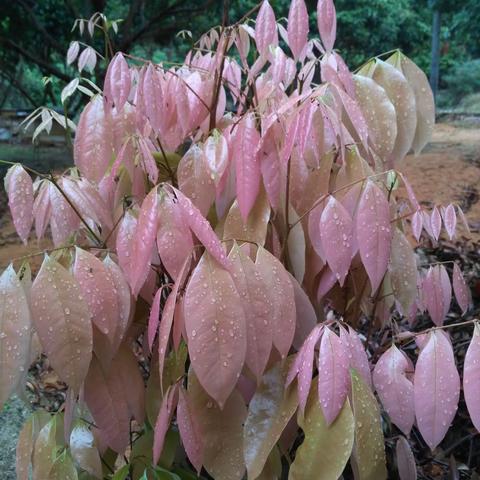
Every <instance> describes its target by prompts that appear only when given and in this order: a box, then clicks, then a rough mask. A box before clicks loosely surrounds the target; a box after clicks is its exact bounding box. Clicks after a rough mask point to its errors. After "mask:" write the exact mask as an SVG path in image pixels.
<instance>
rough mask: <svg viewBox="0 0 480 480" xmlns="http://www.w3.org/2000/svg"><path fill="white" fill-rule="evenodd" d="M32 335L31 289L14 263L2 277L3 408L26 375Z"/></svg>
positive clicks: (0, 369)
mask: <svg viewBox="0 0 480 480" xmlns="http://www.w3.org/2000/svg"><path fill="white" fill-rule="evenodd" d="M30 337H31V318H30V308H29V304H28V298H27V292H26V291H25V289H24V287H23V285H22V283H21V281H20V280H19V278H18V276H17V274H16V273H15V270H14V269H13V266H12V265H11V264H10V265H9V266H8V267H7V268H6V269H5V270H4V272H3V273H2V275H1V276H0V408H1V407H2V406H3V404H4V403H5V401H6V400H7V399H8V397H9V396H10V395H11V394H12V392H13V391H14V389H15V387H16V386H17V384H18V382H19V381H20V380H21V379H22V378H23V375H24V371H25V365H26V364H27V365H28V363H29V358H30ZM22 387H23V385H22Z"/></svg>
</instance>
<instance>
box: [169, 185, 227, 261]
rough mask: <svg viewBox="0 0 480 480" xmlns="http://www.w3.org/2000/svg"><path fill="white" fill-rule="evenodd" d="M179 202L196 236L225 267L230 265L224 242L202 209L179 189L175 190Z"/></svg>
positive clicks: (185, 218) (184, 216)
mask: <svg viewBox="0 0 480 480" xmlns="http://www.w3.org/2000/svg"><path fill="white" fill-rule="evenodd" d="M174 192H175V196H176V197H177V200H178V204H179V206H180V209H181V210H182V214H183V218H184V220H185V222H186V223H187V225H188V226H189V227H190V229H191V230H192V232H193V233H194V234H195V236H196V237H197V238H198V239H199V240H200V242H201V243H202V245H203V246H204V247H205V248H206V249H207V251H208V252H209V253H210V254H211V255H212V257H214V258H215V260H216V261H217V262H218V263H219V264H220V265H222V266H223V267H224V268H227V269H228V268H229V267H230V261H229V260H228V259H227V256H226V255H225V250H224V249H223V246H222V243H221V242H220V240H219V239H218V237H217V235H215V232H214V231H213V229H212V227H211V226H210V224H209V223H208V220H207V219H206V218H205V217H204V216H203V215H202V214H201V213H200V210H198V208H197V207H196V206H195V205H194V204H193V203H192V202H191V201H190V199H189V198H188V197H186V196H185V195H184V194H183V193H182V192H180V191H179V190H176V189H175V190H174Z"/></svg>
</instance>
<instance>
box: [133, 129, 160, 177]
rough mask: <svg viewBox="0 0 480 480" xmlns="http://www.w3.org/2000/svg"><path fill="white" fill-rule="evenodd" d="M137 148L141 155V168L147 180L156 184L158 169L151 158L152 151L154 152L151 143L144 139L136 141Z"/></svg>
mask: <svg viewBox="0 0 480 480" xmlns="http://www.w3.org/2000/svg"><path fill="white" fill-rule="evenodd" d="M138 147H139V149H140V152H141V154H142V159H143V168H144V170H145V172H147V175H148V179H149V180H150V181H151V182H152V183H153V184H156V183H157V181H158V168H157V164H156V162H155V158H154V157H153V154H152V151H153V150H154V148H153V145H152V142H150V140H148V139H145V138H139V139H138Z"/></svg>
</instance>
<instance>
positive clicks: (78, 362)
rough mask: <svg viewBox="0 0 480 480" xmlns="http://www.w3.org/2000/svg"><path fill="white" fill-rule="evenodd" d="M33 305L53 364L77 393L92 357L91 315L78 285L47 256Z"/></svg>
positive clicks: (36, 327) (33, 317) (37, 284)
mask: <svg viewBox="0 0 480 480" xmlns="http://www.w3.org/2000/svg"><path fill="white" fill-rule="evenodd" d="M31 305H32V319H33V324H34V326H35V330H36V331H37V333H38V337H39V338H40V342H41V343H42V347H43V350H44V352H45V353H46V354H47V356H48V359H49V362H50V364H51V365H52V367H53V369H54V370H55V371H56V372H57V373H58V375H59V376H60V378H61V379H62V380H63V381H65V382H66V383H68V385H69V386H70V387H71V388H72V389H73V390H74V391H76V392H78V391H79V389H80V386H81V385H82V383H83V380H84V378H85V375H86V374H87V370H88V365H89V363H90V358H91V355H92V327H91V324H90V314H89V312H88V307H87V304H86V303H85V300H84V296H83V295H82V293H81V290H80V287H79V286H78V284H77V282H76V281H75V280H74V278H73V277H72V276H71V275H70V273H68V272H67V270H65V268H64V267H62V266H61V265H60V264H59V263H57V262H56V261H55V260H54V259H53V258H51V257H48V256H46V257H45V260H44V261H43V264H42V267H41V268H40V271H39V272H38V274H37V277H36V278H35V281H34V282H33V285H32V291H31Z"/></svg>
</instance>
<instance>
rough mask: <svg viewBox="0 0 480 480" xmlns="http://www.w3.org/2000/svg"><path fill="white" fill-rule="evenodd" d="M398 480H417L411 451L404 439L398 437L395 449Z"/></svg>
mask: <svg viewBox="0 0 480 480" xmlns="http://www.w3.org/2000/svg"><path fill="white" fill-rule="evenodd" d="M395 453H396V455H397V468H398V475H399V477H400V480H417V466H416V465H415V457H414V456H413V453H412V449H411V448H410V444H409V443H408V441H407V439H406V438H405V437H399V438H398V440H397V447H396V449H395Z"/></svg>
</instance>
